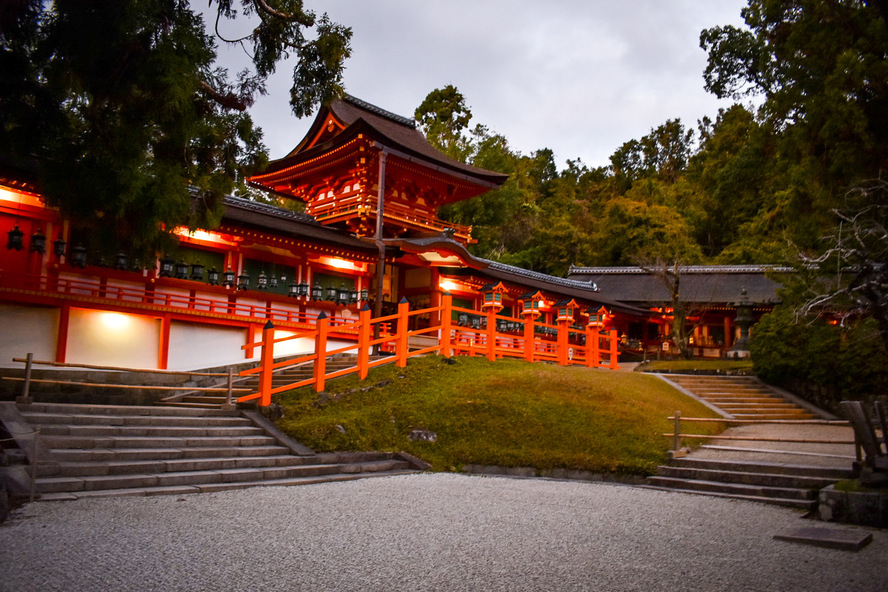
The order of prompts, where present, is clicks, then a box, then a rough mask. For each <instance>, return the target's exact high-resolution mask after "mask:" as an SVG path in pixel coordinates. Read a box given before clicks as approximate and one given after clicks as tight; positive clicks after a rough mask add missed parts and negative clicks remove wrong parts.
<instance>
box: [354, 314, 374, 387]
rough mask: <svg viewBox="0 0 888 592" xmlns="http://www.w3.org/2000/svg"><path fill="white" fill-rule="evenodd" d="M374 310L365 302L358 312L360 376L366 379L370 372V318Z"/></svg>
mask: <svg viewBox="0 0 888 592" xmlns="http://www.w3.org/2000/svg"><path fill="white" fill-rule="evenodd" d="M372 314H373V312H372V311H371V310H370V307H369V306H368V305H367V304H366V303H365V304H364V308H362V309H361V312H360V313H358V322H359V323H360V325H359V326H358V378H360V379H361V380H364V379H365V378H367V373H368V372H370V324H371V322H372V319H371V318H370V317H371V315H372Z"/></svg>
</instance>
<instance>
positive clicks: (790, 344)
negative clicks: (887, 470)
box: [750, 307, 888, 413]
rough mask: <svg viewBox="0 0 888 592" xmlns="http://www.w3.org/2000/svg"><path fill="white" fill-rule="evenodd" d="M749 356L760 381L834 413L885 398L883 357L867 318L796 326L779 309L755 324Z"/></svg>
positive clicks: (887, 357) (887, 360)
mask: <svg viewBox="0 0 888 592" xmlns="http://www.w3.org/2000/svg"><path fill="white" fill-rule="evenodd" d="M750 351H751V353H752V359H753V365H754V369H755V372H756V374H757V375H758V376H759V377H760V378H761V379H762V380H764V381H766V382H769V383H771V384H775V385H777V386H782V387H784V388H787V389H788V390H791V391H792V392H794V393H796V394H798V395H799V396H801V397H803V398H805V399H806V400H808V401H810V402H811V403H814V404H815V405H818V406H819V407H822V408H824V409H826V410H828V411H832V412H833V413H836V412H837V410H838V403H839V402H840V401H843V400H869V399H872V398H873V397H875V396H879V395H885V394H888V352H886V351H885V346H884V344H883V343H882V341H881V339H880V338H879V335H878V332H877V330H876V326H875V322H873V321H872V320H870V319H860V320H857V321H854V322H851V323H846V324H845V325H844V326H842V325H833V324H830V323H828V322H826V321H824V320H822V319H816V320H813V321H810V320H807V321H806V320H802V321H801V322H799V321H797V320H796V319H795V318H794V315H793V314H792V311H791V310H789V309H787V308H784V307H778V308H776V309H775V310H774V311H773V312H772V313H770V314H768V315H765V316H764V317H762V319H761V321H759V323H758V324H756V325H755V328H754V330H753V333H752V343H751V344H750Z"/></svg>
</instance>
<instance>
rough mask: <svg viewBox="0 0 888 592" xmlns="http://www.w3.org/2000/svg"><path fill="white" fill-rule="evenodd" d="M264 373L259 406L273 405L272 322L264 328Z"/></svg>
mask: <svg viewBox="0 0 888 592" xmlns="http://www.w3.org/2000/svg"><path fill="white" fill-rule="evenodd" d="M260 364H261V368H262V371H261V372H260V373H259V393H260V395H259V405H261V406H262V407H268V406H269V405H271V377H272V370H273V368H272V366H273V365H274V325H273V324H272V323H271V321H268V322H267V323H265V327H263V328H262V358H261V362H260Z"/></svg>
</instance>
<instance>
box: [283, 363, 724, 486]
mask: <svg viewBox="0 0 888 592" xmlns="http://www.w3.org/2000/svg"><path fill="white" fill-rule="evenodd" d="M452 360H453V363H447V360H446V359H445V358H443V357H440V356H428V357H422V358H411V359H410V360H409V362H408V365H407V368H397V367H396V366H395V365H394V364H389V365H386V366H382V367H379V368H374V369H373V370H371V372H370V376H369V378H368V379H367V380H365V381H364V382H359V381H358V380H357V378H356V377H355V376H354V375H352V376H348V377H345V378H341V379H338V380H335V381H333V382H331V383H328V385H327V390H326V392H325V393H323V394H319V393H313V392H311V391H310V389H308V388H304V389H299V390H295V391H289V392H287V393H282V394H281V395H280V396H278V397H277V398H276V402H278V403H280V404H281V405H282V406H283V408H284V417H283V418H282V419H281V420H279V422H278V425H279V426H280V427H281V429H283V430H284V431H286V432H287V433H288V434H290V435H291V436H292V437H293V438H295V439H297V440H299V441H300V442H303V443H304V444H306V445H307V446H309V447H311V448H313V449H315V450H317V451H319V452H321V451H334V450H383V451H406V452H409V453H411V454H414V455H416V456H419V457H420V458H423V459H424V460H426V461H428V462H429V463H431V464H432V466H433V468H434V470H438V471H459V470H461V467H462V466H463V465H464V464H485V465H503V466H532V467H536V468H537V469H550V468H565V469H584V470H591V471H596V472H610V473H620V474H640V475H645V474H650V473H651V472H652V471H653V470H654V469H655V468H656V466H657V465H658V464H661V463H662V462H664V461H665V459H666V453H667V451H668V449H669V444H670V441H669V438H665V437H663V436H662V435H661V434H663V433H665V432H670V431H671V430H672V422H670V421H669V420H667V419H666V417H667V416H669V415H671V414H672V413H673V412H674V411H675V410H681V413H682V415H683V416H684V417H715V416H714V414H713V413H712V412H711V411H710V410H709V409H708V408H706V407H705V406H703V405H701V404H699V403H697V402H696V401H694V400H692V399H689V398H687V397H685V396H684V395H682V394H680V393H678V392H677V391H675V390H673V389H672V388H671V387H669V386H668V385H667V384H665V383H664V382H663V381H661V380H659V379H658V378H657V377H655V376H650V375H645V374H641V373H627V372H614V371H611V370H605V369H593V368H582V367H577V366H572V367H559V366H555V365H551V364H542V363H536V364H528V363H526V362H522V361H517V360H508V359H505V360H498V361H497V362H489V361H487V360H486V359H484V358H469V357H457V358H453V359H452ZM368 387H369V388H368ZM364 389H366V390H364ZM420 429H421V430H430V431H432V432H435V434H436V435H437V440H436V441H435V442H425V441H411V440H410V439H409V438H408V436H409V434H410V433H411V431H413V430H420ZM722 429H723V426H721V425H720V424H706V425H701V427H700V428H699V430H700V431H699V432H698V433H718V432H719V431H721V430H722Z"/></svg>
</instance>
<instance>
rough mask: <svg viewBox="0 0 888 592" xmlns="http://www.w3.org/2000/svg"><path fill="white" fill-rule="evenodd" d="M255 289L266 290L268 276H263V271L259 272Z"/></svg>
mask: <svg viewBox="0 0 888 592" xmlns="http://www.w3.org/2000/svg"><path fill="white" fill-rule="evenodd" d="M256 287H257V288H258V289H259V290H267V289H268V276H267V275H265V270H262V271H260V272H259V277H258V278H257V279H256Z"/></svg>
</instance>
